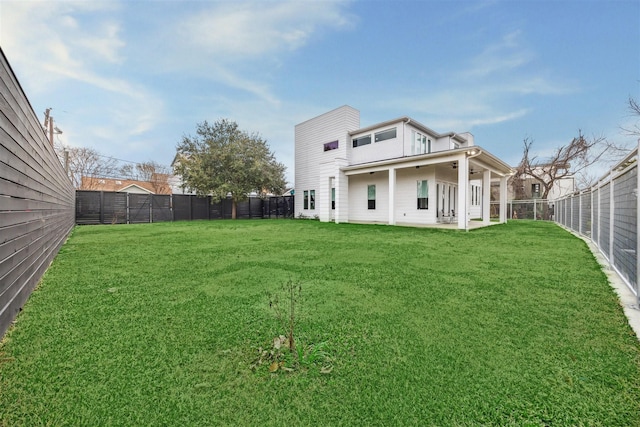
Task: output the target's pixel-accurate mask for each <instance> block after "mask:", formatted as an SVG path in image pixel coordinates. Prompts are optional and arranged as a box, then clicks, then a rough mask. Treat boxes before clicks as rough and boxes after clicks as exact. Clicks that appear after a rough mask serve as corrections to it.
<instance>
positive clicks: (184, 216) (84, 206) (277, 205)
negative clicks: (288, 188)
mask: <svg viewBox="0 0 640 427" xmlns="http://www.w3.org/2000/svg"><path fill="white" fill-rule="evenodd" d="M293 197H294V196H280V197H268V198H265V199H261V198H257V197H252V198H249V199H248V200H245V201H242V202H238V205H237V211H236V218H239V219H250V218H293V216H294V215H293V207H294V200H293ZM231 209H232V203H231V199H225V200H222V201H219V202H213V203H212V201H211V197H197V196H192V195H183V194H174V195H158V194H135V193H117V192H107V191H76V224H81V225H87V224H135V223H148V222H161V221H189V220H195V219H231Z"/></svg>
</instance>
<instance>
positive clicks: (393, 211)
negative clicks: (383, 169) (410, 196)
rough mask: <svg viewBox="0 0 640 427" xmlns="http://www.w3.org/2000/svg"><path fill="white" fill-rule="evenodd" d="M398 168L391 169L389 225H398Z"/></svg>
mask: <svg viewBox="0 0 640 427" xmlns="http://www.w3.org/2000/svg"><path fill="white" fill-rule="evenodd" d="M395 206H396V168H393V167H392V168H389V225H396V208H395Z"/></svg>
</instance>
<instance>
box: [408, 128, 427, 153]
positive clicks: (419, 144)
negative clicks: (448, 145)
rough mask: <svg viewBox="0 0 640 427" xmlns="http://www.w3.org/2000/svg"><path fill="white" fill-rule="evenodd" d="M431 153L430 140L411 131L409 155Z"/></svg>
mask: <svg viewBox="0 0 640 427" xmlns="http://www.w3.org/2000/svg"><path fill="white" fill-rule="evenodd" d="M430 152H431V139H429V138H428V137H427V135H424V134H421V133H420V132H416V131H415V130H412V131H411V154H427V153H430Z"/></svg>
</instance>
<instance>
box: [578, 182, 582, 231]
mask: <svg viewBox="0 0 640 427" xmlns="http://www.w3.org/2000/svg"><path fill="white" fill-rule="evenodd" d="M578 234H580V235H582V192H580V193H579V194H578Z"/></svg>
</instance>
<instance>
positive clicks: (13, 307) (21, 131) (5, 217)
mask: <svg viewBox="0 0 640 427" xmlns="http://www.w3.org/2000/svg"><path fill="white" fill-rule="evenodd" d="M74 205H75V194H74V189H73V186H72V184H71V181H70V180H69V178H68V177H67V175H66V174H65V171H64V169H63V167H62V164H61V163H60V160H59V159H58V157H57V156H56V154H55V152H54V150H53V147H51V145H50V144H49V141H48V139H47V137H46V135H45V132H44V131H43V129H42V125H41V124H40V122H39V120H38V118H37V116H36V114H35V112H34V111H33V108H32V107H31V104H30V103H29V101H28V99H27V97H26V95H25V94H24V91H23V90H22V87H21V86H20V84H19V83H18V79H17V78H16V76H15V75H14V73H13V70H12V69H11V67H10V65H9V63H8V61H7V58H6V57H5V56H4V52H2V50H1V49H0V336H2V335H4V333H5V332H6V330H7V329H8V328H9V326H10V325H11V322H12V321H13V319H14V318H15V316H16V315H17V313H18V311H19V310H20V308H21V307H22V305H23V304H24V303H25V302H26V300H27V298H28V297H29V295H30V294H31V292H32V291H33V289H34V288H35V286H36V285H37V284H38V282H39V281H40V279H41V277H42V275H43V274H44V272H45V270H46V269H47V267H48V266H49V264H50V263H51V261H52V260H53V258H54V257H55V255H56V254H57V252H58V250H59V248H60V246H61V245H62V244H63V243H64V241H65V239H66V238H67V236H68V234H69V232H70V231H71V229H72V228H73V225H74Z"/></svg>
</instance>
